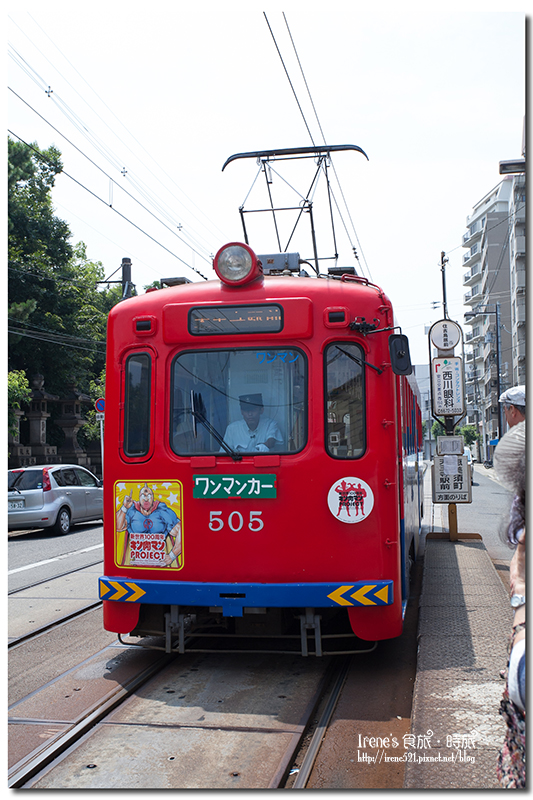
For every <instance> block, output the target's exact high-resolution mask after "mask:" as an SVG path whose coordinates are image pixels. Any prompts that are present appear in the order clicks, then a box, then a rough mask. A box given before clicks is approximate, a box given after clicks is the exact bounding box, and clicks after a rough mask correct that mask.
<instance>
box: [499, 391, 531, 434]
mask: <svg viewBox="0 0 533 800" xmlns="http://www.w3.org/2000/svg"><path fill="white" fill-rule="evenodd" d="M500 403H501V404H502V405H503V413H504V414H505V419H506V420H507V424H508V425H509V427H510V428H512V427H514V425H518V423H519V422H524V420H525V418H526V387H525V386H513V387H512V389H507V391H506V392H503V393H502V394H501V395H500Z"/></svg>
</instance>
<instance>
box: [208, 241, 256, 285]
mask: <svg viewBox="0 0 533 800" xmlns="http://www.w3.org/2000/svg"><path fill="white" fill-rule="evenodd" d="M213 266H214V269H215V272H216V274H217V275H218V277H219V278H220V280H221V281H223V282H224V283H227V284H228V285H231V286H240V285H241V284H243V283H249V282H250V281H254V280H255V279H256V278H258V277H259V276H260V275H262V273H263V270H262V268H261V262H260V261H258V260H257V256H256V254H255V253H254V251H253V250H252V249H251V247H248V245H247V244H241V243H240V242H231V244H226V245H224V247H221V248H220V250H219V251H218V253H217V254H216V256H215V260H214V262H213Z"/></svg>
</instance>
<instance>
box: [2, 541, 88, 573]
mask: <svg viewBox="0 0 533 800" xmlns="http://www.w3.org/2000/svg"><path fill="white" fill-rule="evenodd" d="M103 546H104V545H103V543H102V544H94V545H93V546H92V547H84V548H83V550H74V551H73V552H72V553H64V554H63V555H62V556H56V557H55V558H47V559H46V561H37V562H36V563H35V564H26V566H25V567H17V569H10V570H8V572H7V574H8V575H13V574H14V573H15V572H24V571H25V570H27V569H33V568H34V567H42V566H43V565H44V564H53V563H54V561H61V559H63V558H70V556H77V555H80V553H90V552H91V550H98V548H99V547H103Z"/></svg>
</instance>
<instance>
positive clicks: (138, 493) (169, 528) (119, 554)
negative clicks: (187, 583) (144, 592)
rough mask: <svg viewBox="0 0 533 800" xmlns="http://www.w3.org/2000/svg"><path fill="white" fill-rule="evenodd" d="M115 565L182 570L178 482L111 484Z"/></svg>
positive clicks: (179, 486)
mask: <svg viewBox="0 0 533 800" xmlns="http://www.w3.org/2000/svg"><path fill="white" fill-rule="evenodd" d="M115 563H116V564H117V566H133V567H144V568H146V567H148V568H150V569H152V568H154V567H160V568H167V569H181V568H182V567H183V540H182V485H181V483H180V482H179V481H164V480H163V481H148V482H146V483H140V482H139V481H117V483H115Z"/></svg>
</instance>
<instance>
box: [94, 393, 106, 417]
mask: <svg viewBox="0 0 533 800" xmlns="http://www.w3.org/2000/svg"><path fill="white" fill-rule="evenodd" d="M94 407H95V408H96V410H97V411H99V412H100V413H101V414H103V413H104V410H105V400H104V398H103V397H99V398H98V400H97V401H96V403H95V404H94Z"/></svg>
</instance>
